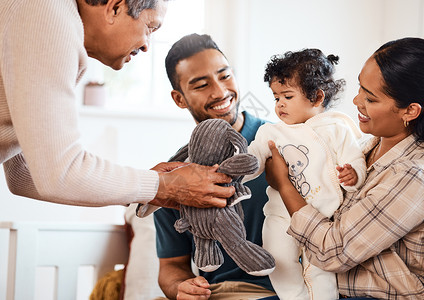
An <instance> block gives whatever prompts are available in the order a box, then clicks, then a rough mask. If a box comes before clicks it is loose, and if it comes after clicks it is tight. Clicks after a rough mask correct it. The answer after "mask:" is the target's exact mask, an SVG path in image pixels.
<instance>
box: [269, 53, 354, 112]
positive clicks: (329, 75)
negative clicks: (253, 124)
mask: <svg viewBox="0 0 424 300" xmlns="http://www.w3.org/2000/svg"><path fill="white" fill-rule="evenodd" d="M338 62H339V57H338V56H335V55H333V54H330V55H328V56H325V55H324V54H323V53H322V51H321V50H319V49H303V50H301V51H297V52H291V51H288V52H286V53H284V54H283V55H281V54H278V55H273V56H272V57H271V59H270V61H269V62H268V64H267V65H266V68H265V75H264V81H265V82H268V84H269V85H271V83H272V82H273V81H274V80H278V81H279V82H280V83H281V84H285V83H290V84H296V85H297V86H299V87H300V88H301V90H302V92H303V94H304V95H305V96H306V98H307V99H309V101H311V102H312V103H314V102H315V101H316V95H317V91H318V90H320V89H321V90H323V91H324V93H325V99H324V101H323V103H322V106H324V107H325V108H327V107H329V104H330V103H331V104H332V105H333V104H334V102H335V101H336V100H337V99H338V97H337V94H338V93H339V92H341V91H342V90H343V88H344V86H345V84H346V81H345V80H344V79H338V80H335V79H334V78H333V75H334V73H335V68H334V65H336V64H338Z"/></svg>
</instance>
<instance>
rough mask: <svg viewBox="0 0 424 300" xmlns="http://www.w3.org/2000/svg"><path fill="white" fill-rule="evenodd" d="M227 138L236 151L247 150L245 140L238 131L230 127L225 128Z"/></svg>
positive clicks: (242, 151)
mask: <svg viewBox="0 0 424 300" xmlns="http://www.w3.org/2000/svg"><path fill="white" fill-rule="evenodd" d="M227 138H228V140H229V141H230V142H231V143H232V144H233V145H234V147H236V149H238V153H246V152H247V141H246V139H245V138H244V137H243V136H242V135H241V134H240V133H238V132H237V131H235V130H234V129H232V128H231V129H229V130H227Z"/></svg>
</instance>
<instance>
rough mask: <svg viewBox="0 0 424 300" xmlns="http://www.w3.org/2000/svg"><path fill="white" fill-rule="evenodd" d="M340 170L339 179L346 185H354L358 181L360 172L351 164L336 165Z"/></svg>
mask: <svg viewBox="0 0 424 300" xmlns="http://www.w3.org/2000/svg"><path fill="white" fill-rule="evenodd" d="M336 169H337V171H338V172H339V176H338V178H339V181H340V183H341V184H342V185H344V186H354V185H355V184H356V183H357V182H358V174H357V173H356V171H355V169H354V168H352V166H351V165H350V164H344V165H343V166H336Z"/></svg>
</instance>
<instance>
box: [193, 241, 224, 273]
mask: <svg viewBox="0 0 424 300" xmlns="http://www.w3.org/2000/svg"><path fill="white" fill-rule="evenodd" d="M193 238H194V243H195V245H196V250H195V252H194V258H193V259H194V264H195V265H196V266H197V267H198V268H199V269H200V270H202V271H204V272H213V271H215V270H216V269H218V268H219V267H220V266H221V265H222V264H223V263H224V256H223V255H222V252H221V249H219V247H218V245H217V243H216V241H215V240H210V239H203V238H200V237H198V236H193Z"/></svg>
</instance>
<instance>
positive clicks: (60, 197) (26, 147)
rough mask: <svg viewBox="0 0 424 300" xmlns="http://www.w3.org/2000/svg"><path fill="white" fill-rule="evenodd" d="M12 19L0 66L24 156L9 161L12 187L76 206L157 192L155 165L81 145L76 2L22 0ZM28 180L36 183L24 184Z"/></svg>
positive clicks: (81, 56) (82, 60) (82, 59)
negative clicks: (143, 166) (125, 162)
mask: <svg viewBox="0 0 424 300" xmlns="http://www.w3.org/2000/svg"><path fill="white" fill-rule="evenodd" d="M8 18H9V19H8V20H7V21H6V23H7V26H6V27H5V29H4V34H3V37H2V38H3V42H2V49H1V72H2V78H3V84H4V89H5V94H6V99H7V105H8V108H9V113H10V117H11V121H12V123H13V126H14V130H15V134H16V137H17V139H18V141H19V145H20V147H21V149H22V153H23V155H24V157H25V159H24V160H23V159H22V157H19V158H15V159H13V160H11V161H10V162H8V163H7V165H6V166H5V170H6V176H7V177H8V182H9V186H12V189H15V192H16V193H17V194H22V195H25V196H27V197H33V198H38V199H43V200H47V201H52V202H57V203H64V204H71V205H87V206H99V205H112V204H128V203H131V202H148V201H150V200H151V199H153V198H154V196H155V195H156V192H157V187H158V174H157V172H155V171H150V170H136V169H134V168H130V167H122V166H118V165H115V164H112V163H110V162H108V161H106V160H104V159H102V158H100V157H97V156H95V155H93V154H91V153H88V152H86V151H85V150H84V149H83V148H82V145H81V144H80V141H79V138H80V133H79V131H78V123H77V117H78V113H77V108H76V95H75V86H76V84H77V82H78V81H79V79H80V77H81V76H82V74H83V73H84V69H85V66H86V61H87V53H86V50H85V48H84V38H83V25H82V22H81V19H80V17H79V14H78V10H77V7H76V2H75V1H70V0H65V1H25V2H22V1H21V2H20V3H19V4H17V5H15V7H14V10H13V11H12V13H11V15H10V16H8ZM24 163H25V164H24ZM16 164H18V165H16ZM19 164H20V165H19ZM29 175H30V176H29ZM20 180H21V181H20ZM26 183H28V184H30V186H31V187H34V189H26V190H23V189H25V188H24V187H25V186H26ZM21 189H22V191H21V192H20V190H21Z"/></svg>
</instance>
